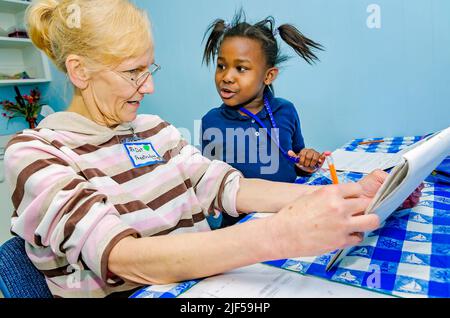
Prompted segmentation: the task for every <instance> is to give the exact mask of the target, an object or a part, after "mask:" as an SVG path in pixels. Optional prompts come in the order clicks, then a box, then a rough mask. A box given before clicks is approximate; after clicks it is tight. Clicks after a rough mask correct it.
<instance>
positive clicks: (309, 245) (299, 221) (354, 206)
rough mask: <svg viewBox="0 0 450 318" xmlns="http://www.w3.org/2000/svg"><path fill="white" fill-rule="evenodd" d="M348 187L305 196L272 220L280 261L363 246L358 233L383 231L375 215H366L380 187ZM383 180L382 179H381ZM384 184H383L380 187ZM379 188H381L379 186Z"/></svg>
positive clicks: (350, 184) (365, 185)
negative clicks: (281, 259)
mask: <svg viewBox="0 0 450 318" xmlns="http://www.w3.org/2000/svg"><path fill="white" fill-rule="evenodd" d="M372 178H374V177H373V176H371V177H370V178H369V179H368V180H366V182H367V184H365V183H364V182H363V185H364V186H363V185H361V184H360V183H348V184H339V185H331V186H327V187H324V188H321V189H319V190H317V191H315V192H313V193H312V194H308V195H306V196H302V197H300V198H299V199H297V200H295V201H294V202H292V203H291V204H289V205H287V206H286V207H284V208H283V209H282V210H281V211H280V212H279V213H277V214H275V215H274V216H273V217H272V220H270V221H271V224H270V226H269V227H268V228H269V231H272V233H271V234H272V235H273V236H272V237H273V240H272V241H273V242H274V244H276V245H277V249H279V251H280V255H279V256H280V257H282V258H288V257H299V256H316V255H321V254H324V253H327V252H330V251H333V250H335V249H338V248H345V247H348V246H353V245H356V244H358V243H360V242H361V239H362V237H361V235H360V234H358V232H366V231H373V230H375V229H377V228H378V227H379V218H378V216H377V215H375V214H370V215H363V214H362V213H363V212H364V211H365V209H366V208H367V206H368V205H369V203H370V201H371V194H372V193H373V191H375V192H376V189H375V188H377V185H376V183H375V181H374V180H372ZM380 178H381V176H380ZM380 184H381V183H380ZM378 187H379V186H378Z"/></svg>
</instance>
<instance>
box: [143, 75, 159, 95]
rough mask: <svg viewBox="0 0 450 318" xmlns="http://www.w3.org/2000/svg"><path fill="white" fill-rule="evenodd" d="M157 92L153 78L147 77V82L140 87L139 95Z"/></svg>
mask: <svg viewBox="0 0 450 318" xmlns="http://www.w3.org/2000/svg"><path fill="white" fill-rule="evenodd" d="M154 91H155V85H154V84H153V76H151V75H150V76H149V77H147V79H146V80H145V82H144V83H143V84H142V85H141V87H139V93H141V94H153V92H154Z"/></svg>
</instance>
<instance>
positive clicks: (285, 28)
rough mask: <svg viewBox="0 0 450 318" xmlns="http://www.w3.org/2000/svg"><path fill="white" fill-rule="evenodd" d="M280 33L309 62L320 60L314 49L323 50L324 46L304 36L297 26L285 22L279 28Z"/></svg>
mask: <svg viewBox="0 0 450 318" xmlns="http://www.w3.org/2000/svg"><path fill="white" fill-rule="evenodd" d="M278 31H279V34H280V36H281V38H282V39H283V41H284V42H286V43H287V44H288V45H289V46H290V47H292V48H293V49H294V50H295V52H296V53H297V54H298V55H300V56H301V57H302V58H303V59H304V60H305V61H306V62H308V64H312V63H314V62H315V61H318V60H319V58H318V57H317V56H316V55H315V54H314V53H313V52H312V49H317V50H321V51H323V46H322V45H320V44H319V43H316V42H314V41H313V40H311V39H308V38H307V37H306V36H304V35H303V34H302V33H301V32H300V31H299V30H298V29H297V28H296V27H294V26H293V25H290V24H283V25H281V26H280V27H279V28H278Z"/></svg>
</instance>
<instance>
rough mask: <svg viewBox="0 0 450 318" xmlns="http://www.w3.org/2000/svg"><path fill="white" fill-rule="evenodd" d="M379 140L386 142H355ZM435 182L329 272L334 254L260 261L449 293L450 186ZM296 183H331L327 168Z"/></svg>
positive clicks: (378, 148)
mask: <svg viewBox="0 0 450 318" xmlns="http://www.w3.org/2000/svg"><path fill="white" fill-rule="evenodd" d="M377 139H378V140H384V141H383V142H382V143H373V144H364V145H360V144H359V143H360V142H363V141H368V140H377ZM420 139H421V137H419V136H418V137H396V138H372V139H355V140H352V141H351V142H349V143H347V144H345V145H344V146H343V147H342V149H345V150H347V151H363V152H386V153H396V152H398V151H399V150H401V149H403V148H405V147H407V146H409V145H411V144H413V143H415V142H417V141H419V140H420ZM448 159H449V158H447V160H448ZM361 177H363V174H361V173H353V172H341V173H339V179H340V181H341V182H356V181H358V180H359V179H360V178H361ZM433 181H434V179H432V178H431V176H430V177H429V178H427V179H426V180H425V181H424V186H425V187H424V189H423V190H422V197H421V200H420V202H419V204H418V205H417V206H416V207H414V208H412V209H406V210H398V211H396V212H394V213H393V214H392V215H391V216H390V217H389V218H388V219H387V220H386V222H385V224H384V225H383V226H382V227H381V228H380V229H378V230H376V231H374V232H372V233H370V234H369V236H368V237H367V238H366V239H365V240H364V242H362V243H361V244H360V245H358V246H356V247H354V248H352V250H351V251H350V253H349V254H348V255H347V256H346V257H345V258H344V259H343V260H342V261H341V262H340V263H338V264H337V266H335V267H334V268H333V269H332V270H330V271H329V272H326V271H325V267H326V264H327V263H328V261H329V260H330V258H331V257H332V255H333V254H334V253H329V254H326V255H321V256H319V257H303V258H296V259H284V260H277V261H270V262H265V263H264V264H267V265H270V266H275V267H278V268H282V269H286V270H290V271H294V272H298V273H300V274H304V275H313V276H317V277H321V278H325V279H328V280H331V281H335V282H340V283H344V284H348V285H353V286H355V287H360V288H365V289H370V290H373V291H377V292H381V293H385V294H390V295H394V296H399V297H450V186H449V185H448V184H439V183H435V182H433ZM297 183H307V184H311V185H314V184H329V183H331V180H330V176H329V174H328V172H326V171H324V170H321V171H320V172H318V173H316V174H314V175H313V176H311V177H309V178H299V179H298V180H297ZM251 218H252V216H249V218H247V219H251ZM199 281H200V280H194V281H188V282H184V283H182V284H172V285H165V286H148V287H146V288H143V289H141V290H140V291H138V292H137V293H135V294H134V295H133V296H132V297H147V298H150V297H152V298H160V297H162V298H165V297H177V296H178V295H180V294H181V293H183V292H184V291H186V290H187V289H189V288H190V287H192V286H193V285H195V284H196V283H197V282H199Z"/></svg>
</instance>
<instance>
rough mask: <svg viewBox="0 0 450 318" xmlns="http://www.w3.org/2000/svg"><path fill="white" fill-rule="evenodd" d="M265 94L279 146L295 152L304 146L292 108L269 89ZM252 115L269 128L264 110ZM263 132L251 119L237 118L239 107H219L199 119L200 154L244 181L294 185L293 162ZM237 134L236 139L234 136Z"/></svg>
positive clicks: (241, 116)
mask: <svg viewBox="0 0 450 318" xmlns="http://www.w3.org/2000/svg"><path fill="white" fill-rule="evenodd" d="M265 94H266V96H267V97H268V100H269V104H270V106H271V108H272V113H273V117H274V119H275V123H276V125H277V128H278V129H279V136H280V144H281V147H282V148H283V149H284V150H286V151H288V150H293V151H294V152H295V153H299V152H300V150H302V149H303V148H304V147H305V143H304V141H303V136H302V132H301V128H300V119H299V117H298V114H297V110H296V109H295V106H294V105H293V104H292V103H291V102H289V101H287V100H285V99H282V98H275V97H274V96H273V94H272V93H271V92H270V91H269V90H266V93H265ZM256 115H257V116H258V117H259V118H260V119H261V121H262V122H263V123H264V125H265V126H266V127H267V128H268V129H271V128H273V127H272V123H271V121H270V117H269V114H268V112H267V110H266V108H265V107H264V108H263V109H262V110H261V111H260V112H259V113H258V114H256ZM227 128H228V129H227ZM227 131H228V135H227ZM265 131H266V130H265V129H264V128H262V127H261V126H260V125H259V124H258V122H257V121H255V120H254V119H253V118H251V117H248V116H244V115H241V114H240V113H239V108H237V107H229V106H226V105H225V104H222V105H221V106H220V107H218V108H214V109H211V110H210V111H209V112H208V113H207V114H206V115H205V116H203V118H202V134H201V136H202V137H201V138H202V140H201V144H202V152H203V155H204V156H206V157H208V158H210V159H219V160H223V161H225V162H227V163H228V164H230V165H231V166H233V167H234V168H236V169H238V170H240V171H241V172H242V173H243V174H244V176H245V177H246V178H261V179H266V180H271V181H282V182H294V181H295V179H296V178H297V174H296V171H295V166H294V163H293V162H291V161H289V160H288V159H286V157H285V156H284V155H283V154H282V153H281V151H280V150H279V148H278V146H277V145H276V144H275V143H274V142H273V141H272V140H271V138H270V137H269V136H268V135H267V134H266V133H265ZM239 132H240V134H239V136H240V137H237V136H236V135H237V134H238V133H239ZM244 132H245V133H244ZM242 136H243V137H242ZM239 138H240V140H241V142H240V143H239V142H238V139H239ZM242 141H245V142H242ZM276 161H278V164H277V163H276ZM264 170H265V171H264Z"/></svg>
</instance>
